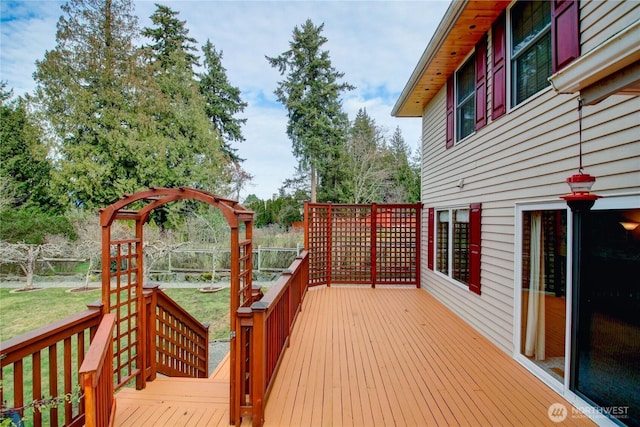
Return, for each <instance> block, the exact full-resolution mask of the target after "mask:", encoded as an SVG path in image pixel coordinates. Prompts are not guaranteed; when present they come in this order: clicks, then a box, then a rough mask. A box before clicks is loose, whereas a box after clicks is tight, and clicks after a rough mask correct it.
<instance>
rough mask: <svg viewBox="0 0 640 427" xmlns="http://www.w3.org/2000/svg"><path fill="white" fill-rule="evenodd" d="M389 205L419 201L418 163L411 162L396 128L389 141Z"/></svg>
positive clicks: (400, 132)
mask: <svg viewBox="0 0 640 427" xmlns="http://www.w3.org/2000/svg"><path fill="white" fill-rule="evenodd" d="M388 163H389V166H390V172H391V174H390V178H391V183H390V186H389V188H390V190H391V191H390V192H389V194H388V196H387V198H386V200H387V201H388V202H390V203H415V202H418V201H420V163H419V160H418V163H417V165H416V164H415V163H414V162H412V159H411V149H410V147H409V145H408V144H407V143H406V142H405V140H404V138H403V136H402V131H401V130H400V127H396V130H395V132H394V133H393V136H392V137H391V139H390V140H389V162H388Z"/></svg>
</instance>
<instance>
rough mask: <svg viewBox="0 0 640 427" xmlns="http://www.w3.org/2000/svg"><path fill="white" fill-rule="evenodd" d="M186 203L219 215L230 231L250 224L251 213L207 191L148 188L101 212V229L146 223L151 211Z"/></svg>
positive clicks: (127, 196)
mask: <svg viewBox="0 0 640 427" xmlns="http://www.w3.org/2000/svg"><path fill="white" fill-rule="evenodd" d="M185 199H195V200H200V201H201V202H203V203H207V204H208V205H211V206H214V207H216V208H218V209H220V211H221V212H222V214H223V215H224V217H225V220H226V221H227V224H228V225H229V227H231V228H238V226H239V221H250V220H251V218H253V212H251V211H249V210H247V209H246V208H245V207H244V206H242V205H240V204H239V203H238V202H237V201H235V200H230V199H225V198H222V197H218V196H216V195H214V194H212V193H210V192H208V191H204V190H197V189H193V188H186V187H180V188H151V189H149V190H145V191H141V192H139V193H136V194H133V195H125V196H124V197H123V198H122V199H120V200H118V201H117V202H115V203H113V204H112V205H110V206H108V207H106V208H104V209H101V210H100V225H101V226H102V227H109V226H111V224H112V223H113V221H114V220H116V219H122V220H132V221H138V220H142V219H146V218H147V217H148V215H149V214H150V213H151V211H153V210H154V209H157V208H158V207H160V206H162V205H165V204H167V203H170V202H174V201H177V200H185ZM144 200H147V201H149V203H148V204H147V205H146V206H144V207H142V208H140V209H139V210H137V211H136V210H128V209H125V208H126V207H127V206H130V205H132V204H133V203H136V202H139V201H144Z"/></svg>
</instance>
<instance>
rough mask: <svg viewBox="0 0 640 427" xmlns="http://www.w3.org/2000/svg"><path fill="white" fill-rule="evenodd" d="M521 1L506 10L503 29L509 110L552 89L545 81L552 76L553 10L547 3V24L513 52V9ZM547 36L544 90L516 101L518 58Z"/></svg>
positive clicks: (520, 1)
mask: <svg viewBox="0 0 640 427" xmlns="http://www.w3.org/2000/svg"><path fill="white" fill-rule="evenodd" d="M523 1H526V0H518V1H516V2H514V3H513V4H512V5H511V6H510V7H509V8H508V9H507V12H508V13H507V25H506V28H505V30H506V31H505V32H506V37H507V49H506V53H507V59H508V60H507V61H506V62H507V67H508V91H509V106H510V108H511V109H514V108H517V107H518V106H520V105H523V104H525V103H527V101H529V100H531V99H533V98H535V97H536V96H538V95H540V94H541V93H544V92H546V91H547V90H550V89H551V88H552V86H551V83H550V82H549V81H548V80H547V78H548V77H550V76H551V75H552V74H553V66H552V63H553V57H554V55H553V51H552V46H553V40H552V22H553V19H554V14H553V8H552V6H551V2H549V20H548V22H546V23H545V25H544V28H542V29H541V30H540V31H539V32H538V33H537V34H535V35H534V37H533V38H532V39H531V40H528V41H527V42H526V43H524V44H523V45H522V46H521V47H520V49H519V50H518V52H515V53H514V51H513V49H514V46H513V44H514V42H513V25H514V23H513V15H512V14H513V9H514V7H515V6H516V5H518V4H520V3H522V2H523ZM547 35H548V37H549V50H548V52H549V58H548V59H549V61H548V63H549V66H550V67H549V68H550V69H549V75H548V76H546V78H545V80H546V81H547V85H546V86H545V87H544V88H541V89H539V90H537V91H536V92H534V93H531V94H529V95H528V96H527V97H526V98H523V99H521V100H520V101H518V100H517V94H518V88H517V87H516V85H517V77H518V75H517V73H518V70H517V68H516V65H515V64H516V62H517V61H518V59H519V58H521V57H522V56H523V55H524V54H525V53H526V52H529V51H530V49H531V48H535V46H537V44H538V43H539V42H540V41H541V40H542V39H543V38H544V37H546V36H547ZM538 73H539V69H536V76H537V75H538Z"/></svg>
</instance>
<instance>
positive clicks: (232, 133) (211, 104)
mask: <svg viewBox="0 0 640 427" xmlns="http://www.w3.org/2000/svg"><path fill="white" fill-rule="evenodd" d="M202 52H203V53H204V64H203V65H204V68H205V72H204V73H200V74H199V75H198V77H199V78H200V93H201V94H202V96H204V99H205V111H206V114H207V116H208V117H209V120H210V121H211V123H212V124H213V127H214V128H215V129H216V131H218V134H219V135H220V136H221V138H222V149H223V150H224V152H225V154H226V155H227V156H228V157H229V158H230V159H231V160H232V161H234V162H240V161H242V159H240V158H239V157H238V155H237V154H236V151H237V150H236V149H235V148H232V147H231V143H232V142H242V141H244V140H245V139H244V136H242V129H241V128H242V125H244V124H245V123H246V122H247V119H239V118H236V117H234V116H235V115H236V114H238V113H242V112H243V111H244V109H245V108H246V106H247V103H246V102H244V101H242V99H241V97H240V89H239V88H237V87H235V86H232V85H231V83H229V80H228V79H227V70H226V69H225V68H224V67H223V66H222V51H220V52H217V51H216V48H215V46H214V45H213V44H212V43H211V41H209V40H207V42H206V43H205V44H204V46H202Z"/></svg>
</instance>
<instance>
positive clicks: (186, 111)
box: [142, 5, 229, 192]
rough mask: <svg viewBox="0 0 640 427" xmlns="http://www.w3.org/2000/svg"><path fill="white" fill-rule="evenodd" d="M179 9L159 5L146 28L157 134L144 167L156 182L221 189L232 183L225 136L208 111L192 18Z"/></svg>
mask: <svg viewBox="0 0 640 427" xmlns="http://www.w3.org/2000/svg"><path fill="white" fill-rule="evenodd" d="M177 16H178V12H175V11H173V10H171V9H170V8H169V7H167V6H162V5H157V10H156V11H155V12H154V13H153V14H152V15H151V20H152V22H153V23H154V25H155V26H154V27H149V28H144V29H143V31H142V34H143V35H145V36H147V37H149V38H150V39H151V42H152V43H151V44H149V45H146V46H145V47H144V58H145V59H146V63H147V64H148V67H149V69H150V70H151V71H150V74H151V75H153V76H154V77H153V82H150V84H149V85H150V86H153V87H155V90H156V92H155V93H154V102H153V105H152V106H151V107H152V108H153V109H152V116H153V118H154V126H155V127H154V130H155V134H154V135H153V137H152V139H153V142H152V143H151V144H149V145H148V147H147V149H148V150H151V152H149V153H147V154H148V155H150V157H148V159H149V160H148V162H151V163H152V164H154V165H155V167H154V168H151V164H145V165H143V167H142V170H144V171H146V173H147V175H146V177H145V180H146V181H147V182H149V184H150V185H164V186H190V187H196V188H202V189H205V190H208V191H213V192H217V191H219V190H221V189H223V188H225V185H226V184H227V183H226V182H225V179H226V178H225V168H226V167H228V163H229V162H228V159H226V158H225V156H224V153H223V151H222V149H221V138H220V137H219V135H218V134H217V132H216V130H215V128H214V127H213V126H212V124H211V123H210V121H209V119H208V117H207V115H206V104H205V99H204V97H203V96H202V95H201V93H200V86H199V83H198V81H197V80H196V78H195V77H196V74H195V71H194V70H193V67H194V66H195V65H196V64H197V57H196V56H195V55H193V53H192V52H193V51H194V50H195V48H194V47H193V45H194V44H195V43H197V42H196V40H195V39H193V38H191V37H189V36H188V34H189V30H188V29H187V28H186V21H181V20H179V19H178V17H177Z"/></svg>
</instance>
